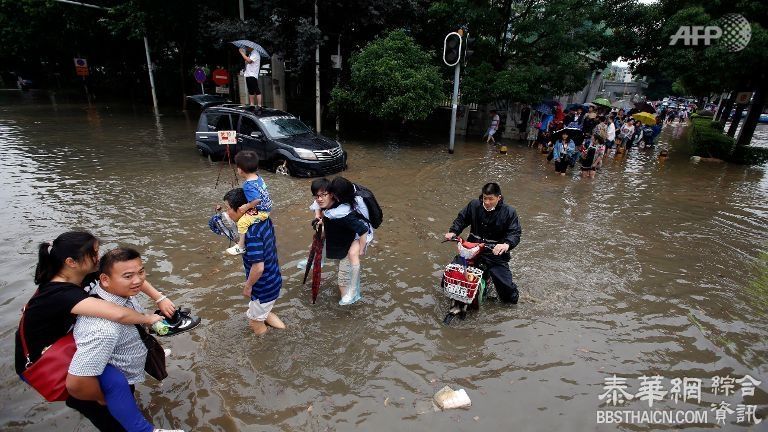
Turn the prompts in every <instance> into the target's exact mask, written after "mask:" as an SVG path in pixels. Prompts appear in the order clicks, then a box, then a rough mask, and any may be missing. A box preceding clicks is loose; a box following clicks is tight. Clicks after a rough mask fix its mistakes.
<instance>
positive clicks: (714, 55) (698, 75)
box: [623, 0, 768, 96]
mask: <svg viewBox="0 0 768 432" xmlns="http://www.w3.org/2000/svg"><path fill="white" fill-rule="evenodd" d="M639 10H640V15H641V16H644V17H648V18H653V19H652V20H650V21H649V22H648V23H647V24H646V25H645V26H643V25H639V26H638V28H640V29H642V30H641V31H638V32H636V34H635V35H634V36H633V35H625V36H626V37H625V38H624V39H623V42H624V43H625V44H626V45H628V46H632V47H633V50H632V53H631V54H625V57H626V58H628V59H629V60H631V61H632V63H633V66H634V69H635V70H636V72H637V73H640V74H647V73H655V74H660V75H662V76H663V77H665V78H666V79H667V80H669V81H671V82H674V83H675V85H674V87H673V91H676V92H681V91H685V92H686V93H688V94H689V95H695V96H708V95H709V94H711V93H720V92H722V91H724V90H737V89H749V88H754V87H756V86H758V85H760V84H761V83H764V82H765V79H766V76H765V72H766V70H768V52H766V49H765V48H766V47H768V33H766V20H767V18H768V15H766V12H765V6H764V3H763V2H761V1H759V0H742V1H738V2H732V1H724V0H713V1H709V2H701V1H692V0H687V1H673V0H662V1H660V2H658V3H652V4H646V5H640V9H639ZM728 13H738V14H741V15H743V16H744V17H746V18H747V20H749V22H750V25H751V30H752V37H751V40H750V42H749V44H747V46H746V47H745V48H744V49H742V50H741V51H737V52H730V51H728V49H727V48H726V47H725V46H724V45H723V44H721V43H718V42H715V43H713V44H711V45H709V46H707V45H704V44H699V45H697V46H686V45H684V44H683V43H682V42H678V43H676V44H675V45H670V37H671V36H672V35H674V34H675V33H676V32H677V31H678V29H679V28H680V26H711V25H716V24H717V20H718V19H719V18H721V17H722V16H724V15H725V14H728Z"/></svg>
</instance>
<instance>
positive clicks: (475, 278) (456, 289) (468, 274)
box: [443, 263, 483, 304]
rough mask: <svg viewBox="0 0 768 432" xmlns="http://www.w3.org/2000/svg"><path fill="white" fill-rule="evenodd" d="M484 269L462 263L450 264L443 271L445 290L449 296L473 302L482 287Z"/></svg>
mask: <svg viewBox="0 0 768 432" xmlns="http://www.w3.org/2000/svg"><path fill="white" fill-rule="evenodd" d="M482 277H483V271H482V270H480V269H478V268H475V267H464V266H462V265H461V264H453V263H451V264H448V265H447V266H446V267H445V271H444V272H443V278H444V280H443V291H445V295H447V296H448V297H450V298H452V299H454V300H457V301H460V302H462V303H467V304H469V303H472V301H473V300H474V299H475V296H476V295H477V291H478V289H479V288H480V280H481V279H482Z"/></svg>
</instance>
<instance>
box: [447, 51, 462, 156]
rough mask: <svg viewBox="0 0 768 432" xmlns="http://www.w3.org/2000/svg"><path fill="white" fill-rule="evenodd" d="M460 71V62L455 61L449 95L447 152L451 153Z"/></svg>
mask: <svg viewBox="0 0 768 432" xmlns="http://www.w3.org/2000/svg"><path fill="white" fill-rule="evenodd" d="M460 73H461V62H458V63H456V68H455V69H454V72H453V97H451V140H450V144H448V153H450V154H453V145H454V143H455V142H456V109H457V108H458V103H459V75H460Z"/></svg>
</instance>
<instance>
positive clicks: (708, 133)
mask: <svg viewBox="0 0 768 432" xmlns="http://www.w3.org/2000/svg"><path fill="white" fill-rule="evenodd" d="M691 125H692V127H691V131H690V133H689V134H688V142H689V143H690V144H691V148H692V150H693V154H694V155H696V156H701V157H708V158H718V159H725V160H728V159H729V158H730V156H731V153H733V148H734V147H735V145H736V142H735V141H734V139H733V138H731V137H729V136H728V135H725V134H724V133H723V132H722V131H721V129H720V124H719V123H718V122H713V121H712V120H711V119H710V118H708V117H699V116H696V117H691Z"/></svg>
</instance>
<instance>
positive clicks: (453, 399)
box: [434, 386, 472, 410]
mask: <svg viewBox="0 0 768 432" xmlns="http://www.w3.org/2000/svg"><path fill="white" fill-rule="evenodd" d="M434 399H435V403H436V404H437V406H438V407H440V409H443V410H447V409H453V408H464V407H469V406H472V401H471V400H470V399H469V396H468V395H467V392H466V391H464V389H459V390H453V389H451V388H450V387H448V386H445V387H443V388H442V389H440V391H439V392H437V393H435V396H434Z"/></svg>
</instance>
